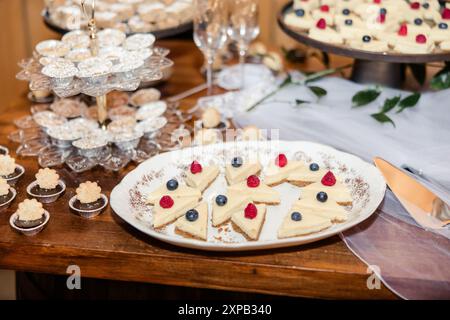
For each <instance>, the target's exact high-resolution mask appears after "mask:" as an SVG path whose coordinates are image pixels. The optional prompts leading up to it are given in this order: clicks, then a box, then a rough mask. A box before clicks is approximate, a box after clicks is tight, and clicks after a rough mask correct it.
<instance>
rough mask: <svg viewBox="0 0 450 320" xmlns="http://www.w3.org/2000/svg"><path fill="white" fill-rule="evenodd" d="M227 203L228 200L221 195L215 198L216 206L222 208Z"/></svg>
mask: <svg viewBox="0 0 450 320" xmlns="http://www.w3.org/2000/svg"><path fill="white" fill-rule="evenodd" d="M227 202H228V198H227V197H226V196H224V195H223V194H220V195H218V196H217V197H216V204H217V205H218V206H220V207H223V206H224V205H226V204H227Z"/></svg>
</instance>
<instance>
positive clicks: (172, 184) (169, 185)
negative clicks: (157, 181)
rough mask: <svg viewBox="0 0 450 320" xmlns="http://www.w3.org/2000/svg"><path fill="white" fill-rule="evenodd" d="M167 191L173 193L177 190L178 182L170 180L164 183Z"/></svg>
mask: <svg viewBox="0 0 450 320" xmlns="http://www.w3.org/2000/svg"><path fill="white" fill-rule="evenodd" d="M166 187H167V190H170V191H173V190H176V189H178V181H177V180H176V179H170V180H169V181H167V183H166Z"/></svg>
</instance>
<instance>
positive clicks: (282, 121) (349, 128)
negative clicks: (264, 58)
mask: <svg viewBox="0 0 450 320" xmlns="http://www.w3.org/2000/svg"><path fill="white" fill-rule="evenodd" d="M294 76H295V77H300V78H301V77H302V75H301V74H298V73H296V74H294ZM313 85H317V86H320V87H323V88H324V89H326V90H327V91H328V94H327V95H326V96H325V97H323V98H322V99H320V100H319V101H317V98H316V97H315V96H314V95H313V94H312V93H311V92H310V91H309V90H308V89H307V88H305V87H300V86H289V87H286V88H284V89H283V90H281V91H280V92H278V93H277V94H276V95H274V96H273V97H271V98H270V99H269V100H267V101H266V102H265V103H263V104H261V105H260V106H259V107H257V108H256V109H253V110H252V111H251V112H244V110H245V109H247V108H248V107H249V106H250V105H251V103H252V102H254V101H258V99H260V98H261V95H262V94H263V93H264V92H268V91H270V88H273V86H274V81H270V82H266V83H265V84H262V83H261V82H257V84H255V88H254V89H252V88H247V89H245V90H243V91H242V92H241V93H236V92H235V93H228V94H227V96H221V97H215V98H213V99H215V100H216V101H215V103H216V105H217V106H219V107H220V108H221V109H222V110H224V111H227V113H228V114H231V115H233V116H234V120H235V122H236V123H237V124H238V125H239V126H246V125H256V126H258V127H259V128H263V129H279V130H280V131H279V135H280V138H281V139H286V140H309V141H315V142H320V143H323V144H327V145H331V146H334V147H335V148H337V149H340V150H342V151H345V152H349V153H353V154H355V155H358V156H360V157H361V158H363V159H365V160H367V161H372V158H373V157H375V156H379V157H382V158H384V159H386V160H388V161H389V162H391V163H393V164H395V165H397V166H400V165H402V164H407V165H409V166H411V167H414V168H416V169H419V170H422V171H423V173H424V174H425V176H428V177H431V178H433V179H435V180H437V181H438V182H439V183H440V184H441V185H442V186H443V187H436V186H434V185H432V184H428V185H427V186H428V187H431V189H432V190H433V191H434V192H436V193H437V194H439V195H440V196H441V198H442V199H443V200H444V201H446V202H447V203H450V192H449V190H450V90H445V91H440V92H428V93H423V95H422V98H421V99H420V101H419V103H418V104H417V106H416V107H414V108H411V109H407V110H405V111H403V112H402V113H399V114H396V113H395V111H394V112H390V113H389V116H390V117H391V118H392V120H393V121H394V122H395V124H396V127H395V128H394V127H393V126H392V125H391V124H389V123H385V124H381V123H378V122H377V121H375V120H374V119H372V118H371V117H370V115H371V114H373V113H376V112H378V111H379V109H380V107H381V105H382V103H383V101H384V99H385V98H387V97H393V96H395V95H399V94H401V95H402V96H403V97H405V96H406V95H408V94H410V93H408V92H404V91H400V90H394V89H387V88H386V89H383V90H382V94H381V95H380V97H379V98H378V99H377V100H376V101H375V102H373V103H371V104H370V105H367V106H364V107H361V108H357V109H355V108H353V109H352V107H351V98H352V96H353V95H354V94H355V93H356V92H357V91H359V90H362V89H364V88H367V86H364V85H359V84H355V83H353V82H350V81H348V80H345V79H341V78H336V77H327V78H324V79H321V80H319V81H317V82H315V83H314V84H313ZM224 97H225V99H224ZM296 99H299V100H306V101H312V102H313V103H311V104H302V105H300V106H296V104H295V100H296ZM342 238H343V240H344V241H345V243H346V244H347V246H348V247H349V248H350V250H352V251H353V252H354V253H355V254H356V255H357V256H358V257H360V258H361V259H362V260H363V261H364V262H365V263H366V264H367V265H372V266H377V267H378V269H376V270H380V274H379V276H380V277H381V279H382V280H383V281H384V283H385V284H386V285H387V286H388V287H389V288H391V290H393V291H394V292H395V293H396V294H397V295H399V296H400V297H403V298H406V299H442V298H447V299H450V268H449V267H448V266H449V265H450V230H448V229H447V230H441V231H432V230H428V231H427V230H424V229H423V228H422V227H420V226H418V225H417V224H416V223H415V221H414V220H413V219H412V218H411V217H410V216H409V214H408V213H407V212H406V211H405V210H404V209H403V207H402V206H401V205H400V203H399V202H398V201H397V200H396V198H395V196H394V195H393V194H392V193H391V192H390V191H388V193H387V195H386V198H385V200H384V202H383V204H382V206H381V207H380V209H379V210H378V211H377V212H376V214H375V215H374V216H373V217H372V218H371V219H370V220H369V221H367V222H364V223H363V224H361V225H359V226H357V227H355V228H354V229H352V230H350V231H348V232H346V233H345V234H343V235H342Z"/></svg>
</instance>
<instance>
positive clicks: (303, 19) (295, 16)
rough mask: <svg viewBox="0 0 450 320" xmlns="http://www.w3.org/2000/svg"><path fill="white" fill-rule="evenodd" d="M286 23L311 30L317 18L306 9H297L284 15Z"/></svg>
mask: <svg viewBox="0 0 450 320" xmlns="http://www.w3.org/2000/svg"><path fill="white" fill-rule="evenodd" d="M284 23H286V24H287V25H288V26H291V27H293V28H297V29H302V30H309V29H311V28H313V27H314V24H315V20H314V19H313V18H312V17H311V15H310V14H308V13H307V11H306V10H305V9H297V10H295V11H294V12H290V13H288V14H287V15H286V16H285V17H284Z"/></svg>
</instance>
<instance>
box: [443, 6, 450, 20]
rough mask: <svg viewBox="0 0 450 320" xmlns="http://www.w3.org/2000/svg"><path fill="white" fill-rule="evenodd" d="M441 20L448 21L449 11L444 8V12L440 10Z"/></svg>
mask: <svg viewBox="0 0 450 320" xmlns="http://www.w3.org/2000/svg"><path fill="white" fill-rule="evenodd" d="M442 19H445V20H448V19H450V9H449V8H444V10H442Z"/></svg>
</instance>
